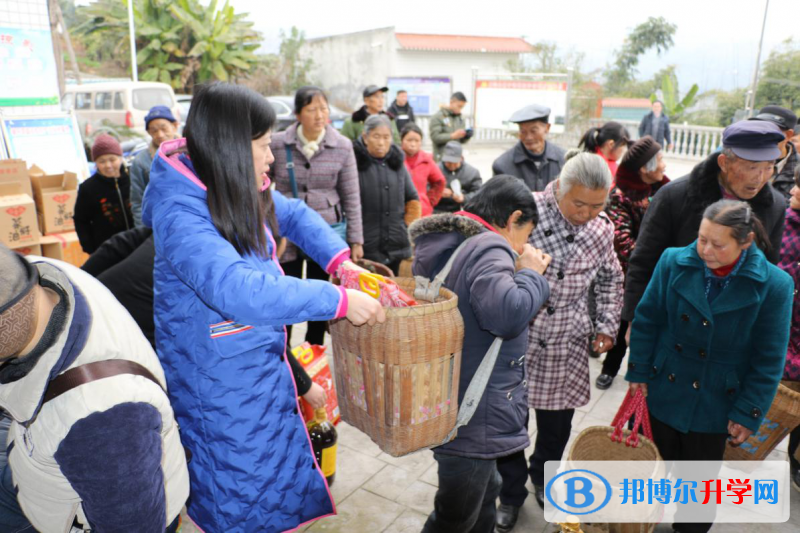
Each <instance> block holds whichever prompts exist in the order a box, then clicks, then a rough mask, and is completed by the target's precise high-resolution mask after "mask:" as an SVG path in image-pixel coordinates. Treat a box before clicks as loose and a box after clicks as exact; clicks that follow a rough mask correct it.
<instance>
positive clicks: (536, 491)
mask: <svg viewBox="0 0 800 533" xmlns="http://www.w3.org/2000/svg"><path fill="white" fill-rule="evenodd" d="M533 495H534V496H536V503H538V504H539V507H541V508H542V509H544V487H543V486H541V485H534V486H533Z"/></svg>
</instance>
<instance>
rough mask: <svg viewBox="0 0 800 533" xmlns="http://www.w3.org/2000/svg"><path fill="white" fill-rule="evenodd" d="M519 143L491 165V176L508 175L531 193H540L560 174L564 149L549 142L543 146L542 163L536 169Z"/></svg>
mask: <svg viewBox="0 0 800 533" xmlns="http://www.w3.org/2000/svg"><path fill="white" fill-rule="evenodd" d="M529 154H530V152H528V151H527V150H526V149H525V147H524V146H522V143H521V142H518V143H517V144H516V145H515V146H514V147H513V148H511V149H509V150H508V151H507V152H505V153H503V154H502V155H500V157H498V158H497V159H495V160H494V163H492V175H494V176H497V175H498V174H508V175H510V176H515V177H517V178H519V179H521V180H522V181H524V182H525V185H527V186H528V187H529V188H530V190H531V191H532V192H541V191H543V190H544V189H545V187H547V184H548V183H550V182H551V181H553V180H554V179H556V178H557V177H558V175H559V174H560V173H561V168H562V167H563V166H564V154H565V152H564V149H563V148H561V147H560V146H556V145H555V144H553V143H551V142H546V143H545V145H544V161H543V162H542V164H541V165H540V166H539V168H538V169H537V168H536V163H535V162H534V161H533V159H531V158H530V156H529Z"/></svg>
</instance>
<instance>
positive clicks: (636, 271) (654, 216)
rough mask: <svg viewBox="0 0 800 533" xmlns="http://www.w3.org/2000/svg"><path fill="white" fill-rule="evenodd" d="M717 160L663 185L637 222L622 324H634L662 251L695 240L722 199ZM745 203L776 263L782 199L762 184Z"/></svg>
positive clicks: (767, 252)
mask: <svg viewBox="0 0 800 533" xmlns="http://www.w3.org/2000/svg"><path fill="white" fill-rule="evenodd" d="M719 155H720V154H719V153H715V154H712V155H710V156H709V157H708V158H707V159H706V160H704V161H703V162H701V163H700V164H698V165H697V166H695V167H694V168H693V169H692V172H691V173H690V174H689V175H688V176H684V177H682V178H680V179H677V180H675V181H673V182H671V183H668V184H667V185H665V186H664V187H662V188H661V189H660V190H659V191H658V193H657V194H656V195H655V196H654V197H653V201H652V202H651V204H650V207H649V208H648V209H647V212H646V213H645V215H644V219H643V220H642V227H641V229H640V230H639V237H638V238H637V239H636V248H634V250H633V255H631V259H630V262H629V263H628V273H627V277H626V278H625V306H624V307H623V308H622V319H623V320H626V321H628V322H630V321H632V320H633V314H634V311H636V306H637V305H639V300H641V299H642V295H643V294H644V291H645V289H646V288H647V284H648V283H649V282H650V277H651V276H652V275H653V272H654V271H655V268H656V264H657V263H658V260H659V259H660V258H661V254H662V253H663V252H664V250H666V249H667V248H675V247H682V246H688V245H689V244H691V243H693V242H694V241H695V240H696V239H697V232H698V230H699V229H700V222H702V219H703V211H704V210H705V208H706V207H708V206H709V205H711V204H713V203H714V202H716V201H718V200H721V199H722V189H721V188H720V185H719V164H718V163H717V158H718V157H719ZM748 203H749V204H750V205H751V206H752V208H753V212H754V213H755V214H756V215H757V216H758V218H759V219H760V220H761V222H762V223H763V224H764V229H765V230H766V231H767V234H768V235H769V240H770V244H771V249H770V250H764V253H765V255H766V256H767V259H769V261H770V262H771V263H773V264H776V263H777V262H778V259H780V250H781V238H782V237H783V221H784V217H785V215H786V202H785V200H784V199H783V195H782V194H781V193H779V192H778V191H776V190H775V189H774V188H773V187H772V186H770V185H765V186H764V188H762V189H761V190H760V191H759V193H758V194H757V195H756V196H755V197H754V198H753V199H752V200H748Z"/></svg>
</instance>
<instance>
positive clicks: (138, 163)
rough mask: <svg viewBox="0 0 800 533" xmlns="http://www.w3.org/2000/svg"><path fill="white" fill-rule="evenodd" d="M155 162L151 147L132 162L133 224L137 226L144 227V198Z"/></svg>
mask: <svg viewBox="0 0 800 533" xmlns="http://www.w3.org/2000/svg"><path fill="white" fill-rule="evenodd" d="M152 164H153V154H151V153H150V147H149V146H148V147H147V148H146V149H145V150H142V151H141V152H139V153H138V154H136V157H135V158H133V163H132V164H131V211H132V212H133V224H134V225H135V226H136V227H137V228H142V227H144V224H142V198H143V197H144V190H145V189H146V188H147V184H148V183H150V166H151V165H152Z"/></svg>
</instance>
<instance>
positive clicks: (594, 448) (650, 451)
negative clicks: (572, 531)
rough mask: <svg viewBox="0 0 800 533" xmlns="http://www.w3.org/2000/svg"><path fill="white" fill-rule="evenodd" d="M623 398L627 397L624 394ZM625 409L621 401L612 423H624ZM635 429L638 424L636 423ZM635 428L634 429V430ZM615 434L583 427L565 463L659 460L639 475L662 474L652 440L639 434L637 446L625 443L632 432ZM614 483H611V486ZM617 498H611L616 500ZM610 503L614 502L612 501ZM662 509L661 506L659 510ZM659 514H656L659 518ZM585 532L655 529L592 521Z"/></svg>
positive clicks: (623, 532)
mask: <svg viewBox="0 0 800 533" xmlns="http://www.w3.org/2000/svg"><path fill="white" fill-rule="evenodd" d="M626 401H629V398H628V397H626ZM624 408H625V402H623V404H622V407H621V408H620V412H619V413H617V417H615V421H614V424H616V423H617V421H618V420H619V421H620V423H621V424H622V423H625V422H627V418H625V417H624V416H623V417H620V415H622V412H623V410H624ZM642 409H643V411H639V414H638V415H637V417H639V416H640V417H642V418H644V419H647V418H649V415H648V413H647V406H646V403H645V401H644V399H642ZM644 427H645V433H646V434H648V435H649V434H650V433H649V432H650V429H649V427H650V423H649V420H648V421H647V422H646V424H645V426H644ZM637 428H638V425H637ZM637 428H634V429H637ZM612 433H614V427H613V426H593V427H590V428H587V429H584V430H583V431H581V432H580V434H579V435H578V436H577V437H576V438H575V442H573V443H572V447H571V448H570V450H569V455H568V456H567V461H568V463H571V462H575V461H659V465H661V466H659V467H656V468H657V469H658V471H657V472H644V473H642V474H641V475H640V476H637V477H642V478H649V477H651V476H655V477H656V478H659V477H664V472H663V463H661V462H660V461H661V455H660V454H659V453H658V448H657V447H656V445H655V443H654V442H653V441H652V440H650V439H649V438H647V437H645V436H644V435H638V440H639V444H638V445H637V446H626V445H625V442H626V440H627V439H628V437H629V436H630V435H631V431H629V430H627V429H622V439H621V442H616V441H614V440H612V439H611V434H612ZM613 485H614V484H613V483H612V486H613ZM618 499H619V498H612V500H613V501H617V500H618ZM612 504H613V503H612ZM662 512H663V509H662ZM660 518H661V517H657V519H659V520H660ZM586 526H587V527H586V528H585V529H584V531H586V532H587V533H588V532H590V531H591V532H592V533H652V531H653V530H654V529H655V527H656V524H655V523H633V522H632V523H623V522H619V523H594V524H586Z"/></svg>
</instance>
